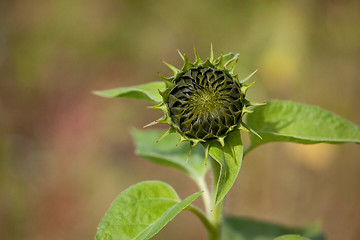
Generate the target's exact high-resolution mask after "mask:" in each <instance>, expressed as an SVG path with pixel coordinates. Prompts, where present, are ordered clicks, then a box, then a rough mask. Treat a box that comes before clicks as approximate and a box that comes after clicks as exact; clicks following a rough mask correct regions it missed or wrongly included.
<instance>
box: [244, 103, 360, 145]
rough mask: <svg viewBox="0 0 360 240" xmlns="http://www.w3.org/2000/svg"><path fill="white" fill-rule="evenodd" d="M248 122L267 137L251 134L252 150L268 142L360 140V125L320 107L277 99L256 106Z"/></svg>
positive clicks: (248, 117)
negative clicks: (259, 137)
mask: <svg viewBox="0 0 360 240" xmlns="http://www.w3.org/2000/svg"><path fill="white" fill-rule="evenodd" d="M253 110H254V113H251V114H248V115H247V118H246V123H247V125H248V126H249V127H251V128H252V129H254V130H255V131H256V132H257V133H259V134H260V135H261V137H262V138H263V140H261V139H258V138H257V137H256V136H252V135H250V138H251V149H252V148H254V147H256V146H259V145H261V144H263V143H266V142H275V141H283V142H296V143H303V144H314V143H346V142H354V143H360V127H358V126H356V125H355V124H353V123H351V122H349V121H347V120H345V119H343V118H341V117H339V116H337V115H335V114H333V113H331V112H328V111H326V110H324V109H321V108H319V107H315V106H310V105H305V104H300V103H294V102H290V101H280V100H274V101H270V102H268V103H267V104H266V105H264V106H256V107H255V108H254V109H253Z"/></svg>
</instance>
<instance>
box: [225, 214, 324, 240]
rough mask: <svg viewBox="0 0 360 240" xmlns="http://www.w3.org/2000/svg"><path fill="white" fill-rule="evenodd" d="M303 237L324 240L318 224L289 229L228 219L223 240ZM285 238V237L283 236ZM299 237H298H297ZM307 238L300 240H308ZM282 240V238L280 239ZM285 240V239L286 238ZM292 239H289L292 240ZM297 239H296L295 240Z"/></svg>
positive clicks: (245, 220)
mask: <svg viewBox="0 0 360 240" xmlns="http://www.w3.org/2000/svg"><path fill="white" fill-rule="evenodd" d="M285 234H286V235H287V236H286V237H288V236H289V234H291V235H290V236H294V235H295V236H296V235H302V236H304V237H307V238H310V239H312V240H324V239H325V237H324V236H323V235H322V234H321V231H320V227H319V226H318V225H317V224H316V225H313V226H310V227H305V228H289V227H285V226H281V225H277V224H274V223H268V222H260V221H255V220H252V219H248V218H237V217H226V218H225V221H224V225H223V231H222V238H221V239H223V240H255V239H261V240H273V239H274V238H276V239H278V238H277V237H278V236H281V235H285ZM281 237H285V236H281ZM296 237H298V236H296ZM307 238H299V240H300V239H307ZM280 239H282V238H280ZM284 239H285V238H284ZM290 239H291V238H289V240H290ZM295 239H296V240H297V238H294V240H295Z"/></svg>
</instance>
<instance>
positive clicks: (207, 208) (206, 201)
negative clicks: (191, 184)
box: [196, 178, 212, 216]
mask: <svg viewBox="0 0 360 240" xmlns="http://www.w3.org/2000/svg"><path fill="white" fill-rule="evenodd" d="M196 183H197V185H198V187H199V189H200V190H202V191H204V193H203V194H202V197H203V201H204V206H205V211H206V214H207V216H210V213H211V203H212V199H211V195H210V191H209V188H208V186H207V184H206V181H205V179H204V178H199V179H196Z"/></svg>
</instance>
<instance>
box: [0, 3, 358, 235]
mask: <svg viewBox="0 0 360 240" xmlns="http://www.w3.org/2000/svg"><path fill="white" fill-rule="evenodd" d="M359 12H360V2H359V1H356V0H354V1H336V0H318V1H310V0H302V1H300V0H299V1H286V0H283V1H281V0H280V1H259V0H246V1H235V0H223V1H215V0H198V1H193V0H185V1H165V0H156V1H155V0H153V1H150V0H148V1H146V0H86V1H85V0H46V1H45V0H7V1H6V0H2V1H0V189H1V192H0V239H11V240H17V239H22V240H23V239H26V240H35V239H36V240H43V239H52V240H58V239H59V240H60V239H77V240H78V239H93V237H94V235H95V233H96V226H97V224H98V223H99V222H100V220H101V218H102V217H103V215H104V213H105V211H106V210H107V209H108V207H109V206H110V203H111V202H112V200H113V199H114V198H115V197H116V196H117V194H119V193H120V192H121V191H122V190H124V189H125V188H127V187H129V186H130V185H132V184H135V183H137V182H139V181H143V180H153V179H157V180H163V181H166V182H168V183H170V184H171V185H172V186H174V188H175V189H176V190H177V191H178V193H179V195H180V196H181V197H182V198H185V197H186V196H188V195H190V194H191V193H193V192H195V191H197V189H196V186H195V185H194V184H193V183H192V182H191V181H190V180H187V179H186V178H185V177H184V176H183V174H182V173H179V172H177V171H175V170H172V169H167V168H165V167H161V166H156V165H154V164H151V163H148V162H146V161H145V160H143V159H141V158H139V157H137V156H135V154H134V145H133V143H132V138H131V134H130V131H131V129H132V128H141V127H142V126H144V125H145V124H147V123H149V122H151V121H152V120H153V119H155V118H158V117H160V116H161V115H162V113H161V112H160V111H156V110H151V109H146V108H145V107H146V106H148V105H149V104H148V103H147V102H142V101H135V100H126V99H103V98H100V97H97V96H95V95H93V94H92V93H91V91H92V90H101V89H108V88H114V87H119V86H128V85H134V84H140V83H147V82H149V81H154V80H159V77H158V75H157V73H158V72H161V73H162V74H164V75H170V74H171V71H170V70H169V69H167V67H166V66H164V65H163V64H162V63H161V60H162V59H164V60H166V61H167V62H169V63H171V64H173V65H175V66H180V65H181V59H180V57H179V56H178V53H177V49H179V50H181V52H185V53H186V54H187V55H188V56H189V58H190V59H193V53H192V51H193V46H195V47H196V48H197V50H198V52H199V55H200V56H201V57H203V58H206V57H207V56H208V55H209V51H210V43H211V42H212V43H213V45H214V51H215V55H216V56H217V55H219V54H220V53H227V52H230V51H233V52H239V53H240V54H241V57H240V59H239V62H238V65H237V70H238V73H239V75H240V76H246V75H248V74H249V73H251V72H252V71H253V70H254V69H256V68H257V67H260V71H259V72H258V73H257V74H256V76H255V78H254V79H256V80H257V83H256V84H255V86H254V87H252V88H251V90H250V91H249V99H252V100H255V101H264V100H268V99H290V100H293V101H297V102H302V103H307V104H312V105H318V106H321V107H322V108H325V109H327V110H330V111H333V112H335V113H337V114H338V115H340V116H342V117H344V118H346V119H349V120H350V121H352V122H354V123H356V124H358V125H359V124H360V111H359V103H360V81H359V75H360V27H359V23H360V15H359ZM155 128H164V129H165V128H166V126H160V127H155ZM245 141H246V140H245ZM359 158H360V149H359V146H358V145H356V144H344V145H326V144H317V145H308V146H304V145H296V144H290V143H288V144H286V143H271V144H266V145H264V146H261V147H259V148H258V149H255V150H254V151H253V152H251V153H250V154H249V155H248V156H247V158H246V159H245V162H244V164H243V166H242V169H241V172H240V175H239V177H238V179H237V181H236V183H235V186H234V187H233V189H232V190H231V192H230V194H229V197H228V201H227V206H226V210H225V211H226V212H227V213H229V214H232V215H239V216H247V217H252V218H255V219H259V220H266V221H273V222H276V223H282V224H286V225H288V226H306V225H309V224H312V223H314V222H319V223H320V224H321V225H322V227H323V229H324V232H325V234H326V235H327V236H328V239H330V240H343V239H347V240H357V239H360V161H359ZM198 203H199V204H201V202H198ZM204 238H205V230H204V228H203V227H202V225H201V223H200V221H199V220H198V219H197V218H196V217H194V216H192V215H191V213H186V212H185V213H181V214H180V215H179V216H178V217H176V218H175V219H174V220H173V221H172V222H171V223H170V224H169V225H168V226H166V227H165V228H164V229H163V230H162V231H161V232H160V234H159V235H157V236H156V237H155V238H154V239H204Z"/></svg>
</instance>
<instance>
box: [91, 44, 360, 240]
mask: <svg viewBox="0 0 360 240" xmlns="http://www.w3.org/2000/svg"><path fill="white" fill-rule="evenodd" d="M179 54H180V56H181V58H182V59H183V62H184V64H183V66H182V68H181V69H180V68H179V69H178V68H176V67H174V66H172V65H170V64H168V63H166V62H164V63H165V64H166V65H167V66H168V67H169V68H170V69H171V70H172V71H173V73H174V74H173V76H171V77H164V76H162V75H160V78H161V79H162V81H156V82H150V83H146V84H143V85H137V86H132V87H121V88H116V89H110V90H105V91H96V92H95V94H97V95H100V96H103V97H108V98H115V97H125V98H134V99H141V100H147V101H150V102H152V103H153V104H154V105H152V106H151V107H150V108H154V109H160V110H161V111H162V112H163V113H164V116H163V117H162V118H160V119H158V120H156V121H154V122H151V123H150V124H148V125H147V126H145V127H150V126H152V125H155V124H158V123H164V124H168V125H169V129H168V130H167V131H166V132H165V133H162V132H161V131H158V130H151V131H139V130H135V131H133V137H134V141H135V145H136V153H137V154H138V155H140V156H142V157H144V158H145V159H147V160H148V161H151V162H154V163H156V164H160V165H164V166H167V167H171V168H175V169H178V170H180V171H182V172H183V173H185V174H186V175H187V176H188V177H190V178H191V179H192V180H193V181H194V182H195V183H196V184H197V186H198V188H199V192H196V193H194V194H192V195H191V196H189V197H187V198H185V199H183V200H181V199H180V198H179V196H178V195H177V193H176V191H175V190H174V189H173V188H172V187H171V186H170V185H168V184H166V183H164V182H160V181H145V182H141V183H138V184H136V185H134V186H131V187H130V188H128V189H126V190H124V191H123V192H122V193H120V195H119V196H118V197H117V198H116V199H115V200H114V202H113V203H112V204H111V206H110V208H109V210H108V211H107V213H106V215H105V217H104V218H103V219H102V221H101V222H100V224H99V225H98V231H97V234H96V239H97V240H105V239H106V240H110V239H112V240H117V239H119V240H120V239H139V240H140V239H150V238H152V237H153V236H154V235H155V234H157V233H158V232H159V231H160V230H161V229H162V228H163V227H164V226H165V225H166V224H167V223H169V222H170V221H171V220H172V219H173V218H174V217H175V216H176V215H177V214H178V213H180V212H181V211H185V210H186V211H190V212H192V213H194V214H195V216H197V217H199V219H200V220H201V222H202V223H203V224H204V226H205V228H206V230H207V233H208V239H210V240H218V239H223V240H225V239H226V240H230V239H239V240H240V239H241V240H253V239H264V240H267V239H276V240H290V239H293V240H301V239H315V240H316V239H318V240H320V239H325V237H324V236H323V235H322V234H321V232H320V229H319V227H317V226H310V227H306V228H303V229H294V228H288V227H284V226H278V225H274V224H271V223H266V222H256V221H253V220H250V219H245V218H238V217H226V216H224V211H223V208H224V202H225V201H224V200H225V197H226V195H227V193H228V192H229V190H230V189H231V187H232V185H233V184H234V182H235V179H236V177H237V175H238V173H239V170H240V167H241V163H242V160H243V157H244V156H245V155H246V154H247V153H248V152H249V151H251V150H253V149H254V148H256V147H258V146H260V145H262V144H264V143H268V142H275V141H283V142H294V143H302V144H315V143H332V144H335V143H347V142H354V143H360V128H359V127H358V126H356V125H354V124H353V123H351V122H349V121H347V120H344V119H342V118H340V117H339V116H337V115H335V114H333V113H330V112H328V111H326V110H323V109H321V108H319V107H315V106H309V105H304V104H300V103H295V102H291V101H280V100H272V101H267V102H265V103H254V102H251V101H250V100H248V99H246V92H247V90H248V89H249V88H250V87H251V86H252V85H253V83H254V82H252V83H248V81H249V80H250V78H251V77H252V76H253V75H254V74H255V72H256V71H254V72H253V73H252V74H250V75H249V76H248V77H246V78H244V79H239V78H238V75H237V74H236V72H235V66H236V63H237V60H238V57H239V55H238V54H234V53H228V54H224V55H221V56H220V57H218V58H214V54H213V50H212V47H211V53H210V57H209V58H207V59H206V60H202V59H201V58H200V57H199V55H198V54H197V52H196V50H195V61H194V62H190V61H189V60H188V58H187V56H186V55H185V54H181V53H180V52H179ZM243 132H248V133H249V134H250V140H251V141H250V143H249V145H247V146H246V147H243V144H242V140H241V134H242V133H243ZM164 138H165V139H166V140H162V139H164ZM186 143H187V144H186ZM209 171H211V173H212V174H211V176H212V182H211V183H208V181H206V175H207V173H208V172H209ZM200 196H201V197H202V199H203V202H204V209H200V208H199V207H197V206H195V205H194V204H193V201H194V200H195V199H197V198H198V197H200Z"/></svg>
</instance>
